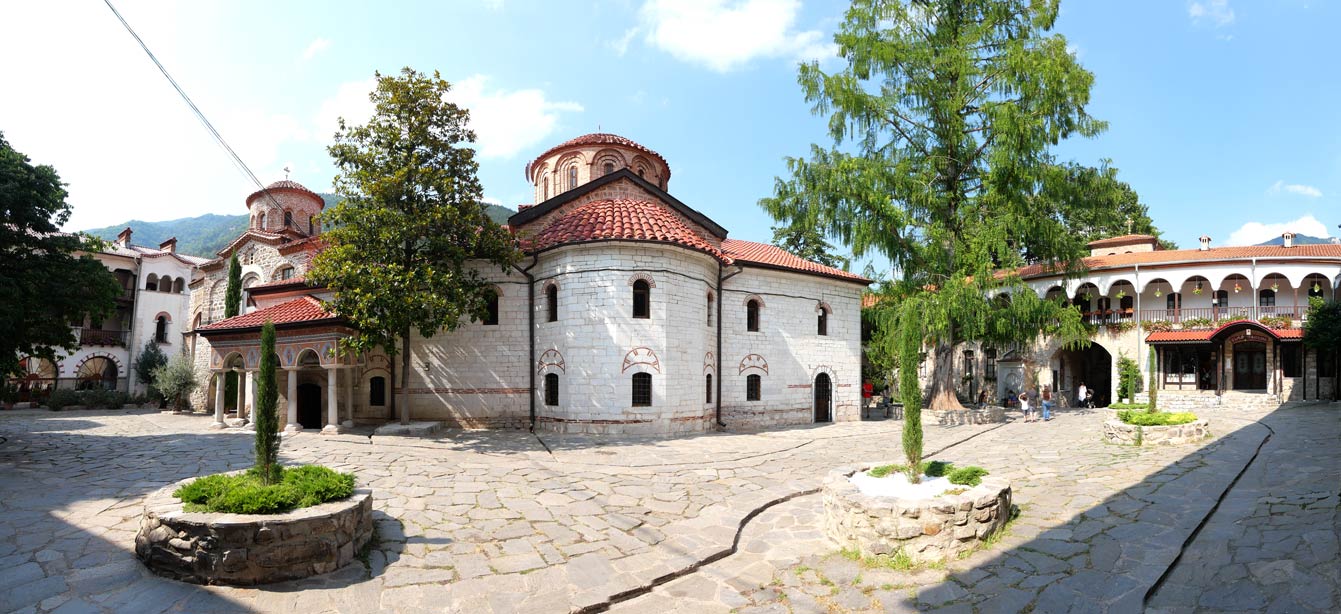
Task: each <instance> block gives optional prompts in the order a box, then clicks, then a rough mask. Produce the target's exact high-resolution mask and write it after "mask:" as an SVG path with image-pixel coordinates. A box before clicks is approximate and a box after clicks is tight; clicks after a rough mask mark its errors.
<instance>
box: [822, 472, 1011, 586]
mask: <svg viewBox="0 0 1341 614" xmlns="http://www.w3.org/2000/svg"><path fill="white" fill-rule="evenodd" d="M879 464H882V463H861V464H858V465H848V466H845V467H839V468H837V469H834V470H833V471H830V472H829V475H828V476H826V477H825V479H824V487H823V493H824V532H825V534H826V535H828V536H829V538H830V539H832V540H834V541H835V542H838V544H839V545H840V546H842V547H843V548H852V549H856V550H857V551H858V552H860V553H861V555H862V556H868V557H869V556H877V555H882V554H885V555H891V554H894V553H895V552H896V551H899V550H902V551H903V552H904V554H906V555H907V556H908V557H910V558H911V559H912V560H913V561H914V562H917V563H933V562H937V561H944V560H948V559H952V558H955V557H957V556H959V555H960V553H964V552H968V551H969V550H972V549H973V548H975V547H976V546H977V545H978V544H980V543H982V542H984V541H986V540H987V538H988V537H989V536H991V535H992V534H993V533H995V532H997V531H999V530H1001V527H1003V526H1005V524H1006V521H1007V520H1009V519H1010V509H1011V507H1010V506H1011V490H1010V483H1009V482H1007V481H1006V480H1004V479H1001V478H994V477H992V476H990V475H989V476H987V477H984V478H983V479H982V483H981V484H978V485H977V486H974V487H972V488H970V489H968V490H967V491H965V492H964V493H962V494H957V495H953V494H947V495H941V496H939V497H935V498H932V499H902V498H897V497H872V496H869V495H864V494H862V493H861V491H860V490H858V489H857V487H856V485H854V484H853V483H852V482H851V481H849V480H848V478H849V477H851V476H852V474H854V473H856V472H858V471H866V470H867V469H870V468H871V467H875V466H877V465H879Z"/></svg>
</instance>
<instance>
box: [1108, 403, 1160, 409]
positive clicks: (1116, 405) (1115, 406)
mask: <svg viewBox="0 0 1341 614" xmlns="http://www.w3.org/2000/svg"><path fill="white" fill-rule="evenodd" d="M1149 407H1150V406H1149V405H1148V404H1146V403H1110V404H1109V405H1108V409H1147V408H1149Z"/></svg>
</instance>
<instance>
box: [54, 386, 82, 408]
mask: <svg viewBox="0 0 1341 614" xmlns="http://www.w3.org/2000/svg"><path fill="white" fill-rule="evenodd" d="M46 405H47V409H50V410H51V411H61V410H63V409H65V408H66V407H69V406H71V405H79V393H77V392H75V391H73V390H67V389H65V388H57V389H55V390H52V391H51V394H49V395H47V402H46Z"/></svg>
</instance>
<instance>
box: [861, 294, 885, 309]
mask: <svg viewBox="0 0 1341 614" xmlns="http://www.w3.org/2000/svg"><path fill="white" fill-rule="evenodd" d="M881 300H883V299H882V298H881V296H880V295H879V294H873V293H870V292H864V293H862V295H861V308H862V309H866V308H867V307H875V306H876V304H877V303H879V302H880V301H881Z"/></svg>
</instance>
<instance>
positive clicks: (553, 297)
mask: <svg viewBox="0 0 1341 614" xmlns="http://www.w3.org/2000/svg"><path fill="white" fill-rule="evenodd" d="M545 306H546V307H547V309H548V311H549V317H548V318H547V321H549V322H558V321H559V287H558V286H556V285H554V284H550V285H549V286H548V287H546V288H545Z"/></svg>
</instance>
